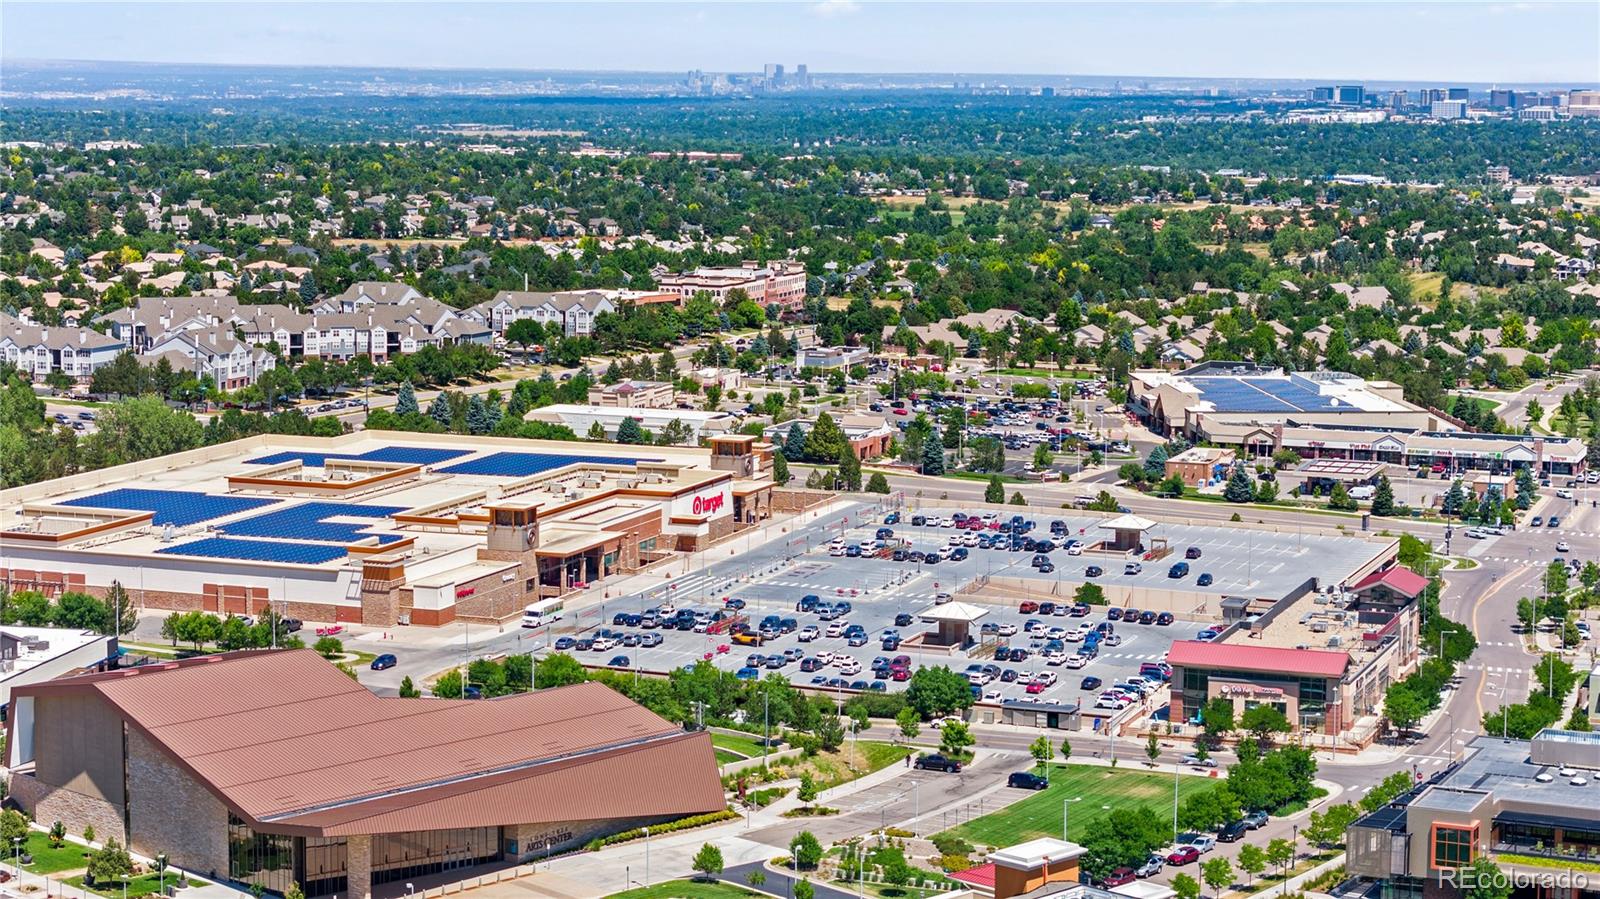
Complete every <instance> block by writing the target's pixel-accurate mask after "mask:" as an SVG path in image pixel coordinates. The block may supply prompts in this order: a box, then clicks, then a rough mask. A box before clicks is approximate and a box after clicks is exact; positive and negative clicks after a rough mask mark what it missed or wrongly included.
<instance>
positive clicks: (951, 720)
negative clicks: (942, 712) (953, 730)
mask: <svg viewBox="0 0 1600 899" xmlns="http://www.w3.org/2000/svg"><path fill="white" fill-rule="evenodd" d="M932 723H933V726H934V727H944V726H945V725H946V724H966V723H967V722H965V721H962V720H961V719H960V718H957V717H956V716H954V715H946V716H944V717H943V718H938V719H935V720H934V721H933V722H932Z"/></svg>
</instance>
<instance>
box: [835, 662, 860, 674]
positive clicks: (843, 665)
mask: <svg viewBox="0 0 1600 899" xmlns="http://www.w3.org/2000/svg"><path fill="white" fill-rule="evenodd" d="M839 673H840V674H847V675H848V674H860V673H861V663H860V662H858V661H856V660H855V659H845V660H844V661H842V662H840V663H839Z"/></svg>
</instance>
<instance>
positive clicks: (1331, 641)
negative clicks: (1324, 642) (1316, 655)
mask: <svg viewBox="0 0 1600 899" xmlns="http://www.w3.org/2000/svg"><path fill="white" fill-rule="evenodd" d="M1342 643H1344V638H1343V637H1341V636H1339V635H1338V634H1334V635H1333V636H1331V637H1329V638H1328V646H1329V647H1337V646H1339V645H1340V644H1342Z"/></svg>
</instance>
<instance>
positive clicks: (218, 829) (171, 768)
mask: <svg viewBox="0 0 1600 899" xmlns="http://www.w3.org/2000/svg"><path fill="white" fill-rule="evenodd" d="M128 799H129V805H130V806H131V813H130V814H129V816H128V819H129V825H130V827H131V829H132V831H133V833H132V834H130V839H129V841H128V843H129V848H130V849H132V850H133V851H134V852H137V853H140V854H142V855H145V856H154V855H155V854H156V853H159V852H165V853H166V854H167V857H168V858H170V859H171V861H172V864H174V865H177V866H178V867H180V868H184V869H187V870H190V871H196V872H204V873H205V874H206V875H209V876H211V877H216V876H217V872H219V871H221V872H226V871H227V870H228V809H227V807H226V806H224V805H223V804H222V801H221V800H219V799H218V798H217V797H216V796H215V795H214V794H212V792H211V791H210V790H208V789H206V788H205V787H203V786H201V785H200V784H199V783H197V782H196V781H195V780H194V778H192V777H190V776H189V773H188V772H187V771H185V770H183V769H182V768H180V767H178V764H177V763H176V762H174V761H173V760H172V759H171V758H170V757H168V755H167V754H166V752H165V751H163V750H162V749H160V748H159V747H157V746H156V745H155V744H154V743H152V742H150V741H149V740H148V739H146V738H145V736H144V735H143V734H141V733H139V732H138V731H136V730H132V729H130V730H129V731H128Z"/></svg>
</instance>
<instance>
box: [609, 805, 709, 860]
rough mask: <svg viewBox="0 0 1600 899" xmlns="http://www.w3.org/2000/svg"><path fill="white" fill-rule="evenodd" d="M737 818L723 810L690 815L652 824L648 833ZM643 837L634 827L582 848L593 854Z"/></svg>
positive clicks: (659, 832)
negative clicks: (607, 847) (598, 850)
mask: <svg viewBox="0 0 1600 899" xmlns="http://www.w3.org/2000/svg"><path fill="white" fill-rule="evenodd" d="M737 817H739V813H738V812H736V811H734V810H733V809H729V808H725V809H723V810H722V811H719V812H710V813H708V814H704V815H690V816H689V817H687V818H679V819H678V820H676V821H668V822H666V823H665V824H652V825H651V826H650V833H651V835H653V836H660V835H662V834H668V833H675V832H677V831H680V830H688V829H690V828H691V827H704V826H705V825H707V824H716V823H717V822H719V821H727V820H730V819H732V818H737ZM643 837H644V828H642V827H634V828H630V829H628V830H624V831H622V832H620V833H614V834H612V835H611V836H608V837H595V838H594V839H592V840H590V841H589V842H588V844H587V845H585V846H584V847H583V848H585V849H587V850H589V851H590V852H593V851H595V850H596V849H602V848H604V847H606V846H615V845H616V844H618V843H626V842H629V841H630V840H638V839H642V838H643Z"/></svg>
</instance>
